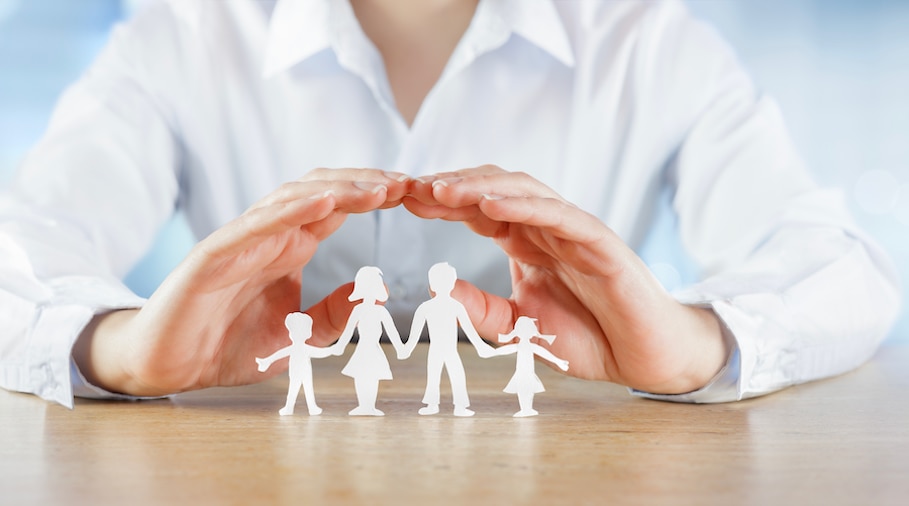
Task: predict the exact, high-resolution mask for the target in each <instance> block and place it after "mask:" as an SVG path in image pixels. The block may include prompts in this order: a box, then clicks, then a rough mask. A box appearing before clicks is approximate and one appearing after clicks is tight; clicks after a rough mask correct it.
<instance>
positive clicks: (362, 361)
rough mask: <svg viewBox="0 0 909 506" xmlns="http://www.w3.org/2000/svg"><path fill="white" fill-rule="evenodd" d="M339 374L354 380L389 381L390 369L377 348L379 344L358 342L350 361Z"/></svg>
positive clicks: (384, 357) (382, 353)
mask: <svg viewBox="0 0 909 506" xmlns="http://www.w3.org/2000/svg"><path fill="white" fill-rule="evenodd" d="M341 374H343V375H345V376H350V377H351V378H354V379H363V380H368V379H375V380H390V379H391V367H390V366H389V365H388V357H386V356H385V352H384V351H382V348H381V347H380V346H379V343H378V342H376V343H364V342H362V341H360V343H359V344H357V348H356V349H355V350H354V352H353V355H351V357H350V361H349V362H347V365H346V366H344V369H342V370H341Z"/></svg>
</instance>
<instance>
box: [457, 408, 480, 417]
mask: <svg viewBox="0 0 909 506" xmlns="http://www.w3.org/2000/svg"><path fill="white" fill-rule="evenodd" d="M474 414H475V413H474V412H473V410H472V409H467V408H465V407H458V406H455V408H454V416H473V415H474Z"/></svg>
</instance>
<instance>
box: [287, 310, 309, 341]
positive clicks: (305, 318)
mask: <svg viewBox="0 0 909 506" xmlns="http://www.w3.org/2000/svg"><path fill="white" fill-rule="evenodd" d="M284 326H285V327H287V330H288V331H290V339H291V340H294V339H295V338H296V337H299V336H305V337H304V339H309V338H310V337H311V336H312V317H311V316H309V315H308V314H306V313H301V312H299V311H296V312H293V313H288V314H287V316H286V317H285V318H284Z"/></svg>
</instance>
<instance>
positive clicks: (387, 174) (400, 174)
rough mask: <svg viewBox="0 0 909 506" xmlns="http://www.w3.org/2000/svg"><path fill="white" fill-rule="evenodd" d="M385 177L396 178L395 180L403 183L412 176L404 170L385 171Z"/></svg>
mask: <svg viewBox="0 0 909 506" xmlns="http://www.w3.org/2000/svg"><path fill="white" fill-rule="evenodd" d="M385 177H387V178H388V179H394V180H395V181H397V182H399V183H403V182H405V181H407V180H408V179H410V176H408V175H407V174H404V173H403V172H391V171H385Z"/></svg>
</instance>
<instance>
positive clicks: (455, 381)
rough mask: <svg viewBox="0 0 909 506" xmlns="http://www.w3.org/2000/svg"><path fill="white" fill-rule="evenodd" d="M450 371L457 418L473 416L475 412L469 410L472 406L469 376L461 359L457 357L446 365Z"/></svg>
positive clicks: (449, 375)
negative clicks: (468, 393)
mask: <svg viewBox="0 0 909 506" xmlns="http://www.w3.org/2000/svg"><path fill="white" fill-rule="evenodd" d="M445 369H446V370H447V371H448V381H449V382H450V383H451V400H452V402H453V404H454V415H455V416H473V414H474V413H473V411H472V410H470V409H467V406H470V398H469V397H468V396H467V376H466V374H465V373H464V364H463V363H461V359H460V358H458V357H457V356H455V357H454V358H453V359H452V360H449V361H448V363H447V364H445Z"/></svg>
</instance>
